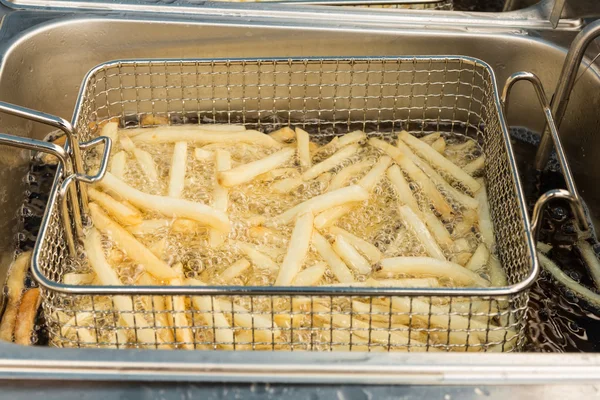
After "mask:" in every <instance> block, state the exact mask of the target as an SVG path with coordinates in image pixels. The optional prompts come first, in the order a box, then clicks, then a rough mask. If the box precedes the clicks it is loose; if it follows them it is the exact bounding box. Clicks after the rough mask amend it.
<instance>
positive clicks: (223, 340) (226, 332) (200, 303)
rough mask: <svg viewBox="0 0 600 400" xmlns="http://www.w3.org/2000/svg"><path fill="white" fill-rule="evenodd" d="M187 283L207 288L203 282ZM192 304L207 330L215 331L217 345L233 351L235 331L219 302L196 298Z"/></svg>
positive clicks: (187, 281) (188, 280)
mask: <svg viewBox="0 0 600 400" xmlns="http://www.w3.org/2000/svg"><path fill="white" fill-rule="evenodd" d="M186 283H187V284H188V285H191V286H205V284H204V283H203V282H201V281H199V280H197V279H192V278H188V279H186ZM192 304H193V305H194V308H196V310H198V311H199V312H200V315H201V316H202V318H203V319H204V323H205V324H206V326H207V328H208V329H211V330H212V331H213V335H214V338H215V342H216V343H215V344H217V345H218V346H219V347H222V348H224V349H233V342H234V338H233V336H234V335H233V330H232V329H231V325H229V321H227V318H225V315H224V314H223V313H222V312H221V309H220V306H219V302H218V301H215V300H214V298H213V297H211V296H194V297H193V298H192Z"/></svg>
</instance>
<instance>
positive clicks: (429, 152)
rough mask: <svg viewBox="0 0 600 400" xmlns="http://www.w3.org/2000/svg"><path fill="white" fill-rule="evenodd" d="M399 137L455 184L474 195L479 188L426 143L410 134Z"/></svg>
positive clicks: (402, 133)
mask: <svg viewBox="0 0 600 400" xmlns="http://www.w3.org/2000/svg"><path fill="white" fill-rule="evenodd" d="M399 137H400V139H402V140H403V141H404V142H405V143H406V144H407V145H409V146H410V147H412V148H413V149H415V150H416V151H418V152H419V153H420V154H421V155H422V156H423V158H425V160H427V161H428V162H429V163H431V164H432V165H433V166H435V167H437V168H439V169H441V170H443V171H445V172H446V173H448V174H449V175H451V176H452V177H453V178H454V179H455V180H456V181H457V182H459V183H460V184H461V185H463V186H464V187H466V188H467V189H469V190H470V191H471V192H473V193H475V192H477V190H479V188H480V187H481V185H480V184H479V182H477V181H476V180H475V179H473V177H471V175H469V174H467V173H466V172H465V171H463V170H462V169H461V168H460V167H459V166H457V165H456V164H454V163H453V162H452V161H450V160H448V159H447V158H445V157H444V156H442V155H441V154H440V153H438V152H437V151H435V150H434V149H432V148H431V147H430V146H428V145H427V144H426V143H423V142H422V141H420V140H419V139H417V138H416V137H414V136H412V135H411V134H410V133H408V132H406V131H403V132H401V133H400V135H399Z"/></svg>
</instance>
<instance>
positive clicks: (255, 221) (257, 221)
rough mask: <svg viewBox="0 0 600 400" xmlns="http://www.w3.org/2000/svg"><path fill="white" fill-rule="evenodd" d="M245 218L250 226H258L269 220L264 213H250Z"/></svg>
mask: <svg viewBox="0 0 600 400" xmlns="http://www.w3.org/2000/svg"><path fill="white" fill-rule="evenodd" d="M245 220H246V223H247V224H248V226H252V227H256V226H259V225H262V224H264V223H265V222H266V221H267V217H265V216H264V215H258V214H252V213H248V214H247V216H246V218H245Z"/></svg>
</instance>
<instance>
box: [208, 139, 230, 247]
mask: <svg viewBox="0 0 600 400" xmlns="http://www.w3.org/2000/svg"><path fill="white" fill-rule="evenodd" d="M215 167H216V171H217V182H216V183H215V187H214V189H213V204H212V206H213V207H214V208H215V209H216V210H219V211H222V212H224V213H227V208H228V207H229V189H227V188H226V187H224V186H222V185H221V184H220V183H219V182H218V176H219V173H221V172H224V171H228V170H230V169H231V154H230V153H229V152H228V151H225V150H217V151H215ZM209 235H210V237H209V244H210V246H211V247H213V248H215V247H218V246H220V245H221V244H223V242H225V239H226V238H227V235H226V234H225V233H223V232H220V231H218V230H215V229H211V231H210V234H209Z"/></svg>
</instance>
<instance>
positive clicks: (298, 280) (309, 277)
mask: <svg viewBox="0 0 600 400" xmlns="http://www.w3.org/2000/svg"><path fill="white" fill-rule="evenodd" d="M326 269H327V263H324V262H320V263H317V264H315V265H313V266H311V267H308V268H305V269H304V270H302V271H300V272H299V273H298V275H296V277H295V278H294V281H293V282H292V286H314V285H316V284H317V283H318V282H319V281H320V280H321V279H322V278H323V274H325V270H326Z"/></svg>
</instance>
